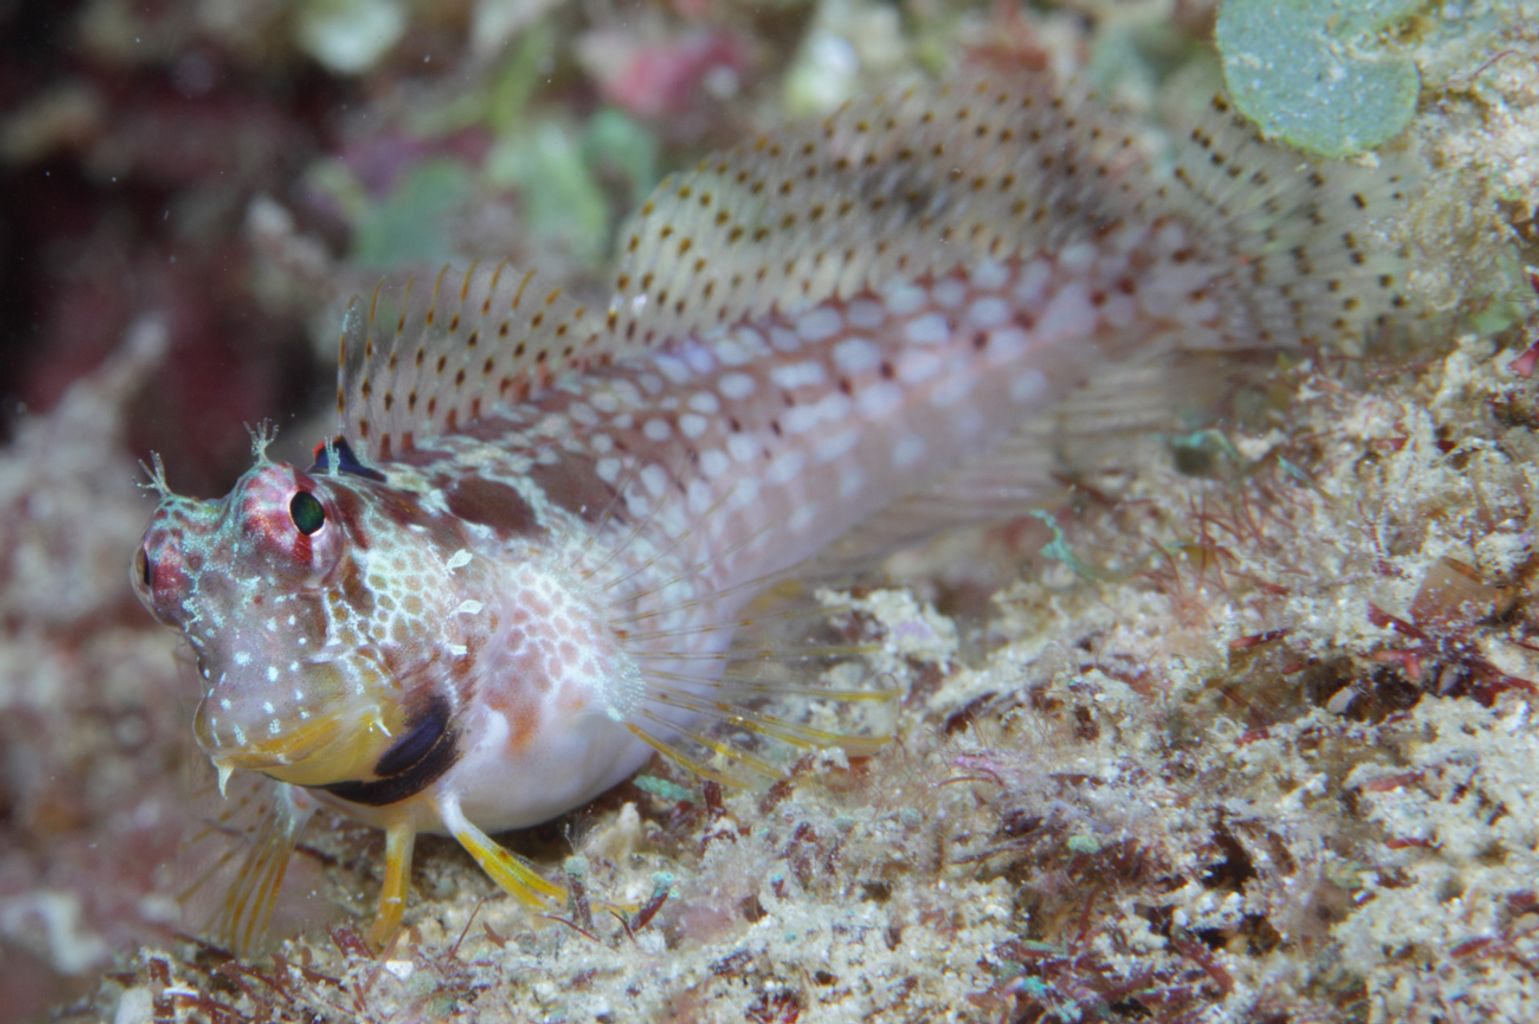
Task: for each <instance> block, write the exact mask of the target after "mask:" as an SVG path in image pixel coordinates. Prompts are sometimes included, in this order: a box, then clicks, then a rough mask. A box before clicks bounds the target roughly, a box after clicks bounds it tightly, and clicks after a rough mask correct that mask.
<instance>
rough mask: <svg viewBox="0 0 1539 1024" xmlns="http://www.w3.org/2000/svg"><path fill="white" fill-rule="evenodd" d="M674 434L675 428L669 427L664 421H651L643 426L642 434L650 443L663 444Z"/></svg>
mask: <svg viewBox="0 0 1539 1024" xmlns="http://www.w3.org/2000/svg"><path fill="white" fill-rule="evenodd" d="M671 433H673V428H672V427H670V426H668V421H667V420H664V419H650V420H647V421H646V422H645V423H643V424H642V425H641V434H642V436H643V437H645V438H646V439H647V440H648V441H655V442H658V443H661V442H663V441H666V440H668V435H669V434H671Z"/></svg>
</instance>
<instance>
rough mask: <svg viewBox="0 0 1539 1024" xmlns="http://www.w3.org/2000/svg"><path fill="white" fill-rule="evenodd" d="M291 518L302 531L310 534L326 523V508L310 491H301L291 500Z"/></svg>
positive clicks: (307, 534) (306, 534)
mask: <svg viewBox="0 0 1539 1024" xmlns="http://www.w3.org/2000/svg"><path fill="white" fill-rule="evenodd" d="M289 518H291V519H293V520H294V526H295V528H296V529H298V530H299V532H300V533H302V534H304V535H305V536H307V537H308V536H309V535H310V534H312V533H314V532H315V531H316V530H319V529H320V528H321V527H323V526H325V525H326V509H325V508H324V507H323V506H322V505H321V503H320V501H319V500H318V499H317V498H316V497H315V495H313V494H311V493H310V492H309V491H300V492H299V493H298V494H296V495H294V500H293V501H291V502H289Z"/></svg>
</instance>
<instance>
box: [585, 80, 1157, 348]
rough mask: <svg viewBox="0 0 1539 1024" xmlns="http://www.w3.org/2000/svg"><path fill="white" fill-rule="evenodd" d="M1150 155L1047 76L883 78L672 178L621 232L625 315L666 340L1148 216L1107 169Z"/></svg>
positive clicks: (651, 336) (617, 311)
mask: <svg viewBox="0 0 1539 1024" xmlns="http://www.w3.org/2000/svg"><path fill="white" fill-rule="evenodd" d="M1143 165H1144V160H1143V157H1142V156H1141V154H1140V152H1139V150H1138V149H1137V147H1136V146H1135V145H1134V140H1133V138H1132V137H1131V136H1130V135H1129V134H1128V133H1127V132H1126V131H1125V130H1119V129H1115V128H1114V127H1113V125H1112V124H1111V122H1110V119H1109V118H1108V117H1107V116H1106V115H1105V114H1104V113H1102V112H1101V111H1099V110H1098V109H1097V108H1094V107H1090V106H1086V105H1085V104H1084V102H1083V98H1082V97H1080V96H1079V95H1078V94H1076V93H1074V92H1072V91H1067V92H1066V91H1064V90H1063V89H1061V88H1060V87H1058V86H1057V85H1056V84H1055V83H1054V82H1053V81H1052V79H1051V77H1050V76H1048V75H1046V74H1038V73H1021V74H1013V75H1011V76H1009V77H1008V79H1007V80H1001V81H997V82H996V81H991V80H989V79H987V78H984V77H982V76H979V75H964V76H961V77H958V78H956V79H954V80H952V81H951V82H950V83H949V84H942V85H939V86H937V85H926V84H917V83H916V84H913V85H910V86H908V87H906V88H900V89H897V90H893V91H886V92H882V93H879V94H878V95H877V96H875V97H873V98H865V99H859V100H855V101H852V102H851V103H848V104H846V105H845V106H844V107H842V108H840V109H839V110H838V111H837V112H835V113H834V114H832V115H830V116H829V117H827V118H825V119H824V120H822V121H820V122H813V123H810V124H803V125H799V126H793V127H791V128H789V129H786V130H782V131H777V132H776V133H774V134H773V135H765V136H760V137H759V138H756V139H753V140H751V141H748V142H745V143H743V144H741V145H738V146H736V147H734V148H732V149H729V150H727V151H725V152H723V153H721V154H719V155H716V156H712V157H709V158H707V159H705V160H703V161H701V162H700V163H699V164H698V165H697V166H696V167H695V168H694V169H693V170H692V171H689V172H687V173H684V174H681V175H679V176H677V177H674V178H670V179H667V180H665V181H664V182H663V183H662V184H660V185H659V186H658V188H657V190H656V191H655V192H654V193H653V195H652V197H651V199H649V200H648V202H647V203H646V204H645V205H643V206H642V207H641V209H640V210H639V211H638V212H637V214H636V215H635V217H633V218H632V220H631V222H630V223H629V225H628V226H627V227H626V228H625V229H624V230H623V231H622V232H621V234H620V248H621V252H620V254H619V266H618V271H617V275H616V278H615V289H614V298H613V300H612V302H611V307H610V311H611V317H612V318H613V319H614V321H615V326H616V329H617V333H620V334H621V335H623V336H624V337H627V338H631V339H634V340H638V341H641V342H642V343H644V344H648V345H659V344H666V343H667V342H668V341H669V340H670V339H673V338H677V337H680V336H682V335H685V334H690V333H704V332H707V331H709V330H710V329H711V328H712V327H715V326H717V325H721V324H734V323H739V322H742V321H744V320H751V319H753V318H755V317H758V316H761V315H763V314H764V313H766V312H769V311H771V310H778V311H780V312H782V313H795V312H797V311H798V310H800V309H802V308H805V307H808V306H811V305H815V304H817V303H820V302H824V301H827V300H829V299H843V298H848V297H850V296H851V295H854V294H856V293H858V292H860V291H862V290H866V289H872V290H875V289H879V288H880V287H882V286H883V285H885V284H887V283H890V282H891V281H892V280H893V279H896V278H909V279H914V278H918V277H921V276H925V275H933V276H939V275H942V274H944V273H946V272H948V271H950V270H953V269H956V268H958V267H961V266H967V265H970V264H973V263H976V262H978V261H980V260H983V259H993V260H1004V259H1008V258H1010V257H1012V256H1015V255H1017V254H1019V253H1021V252H1022V250H1023V249H1026V248H1030V249H1032V250H1036V249H1041V248H1044V247H1051V246H1054V245H1059V244H1064V243H1066V242H1068V241H1070V240H1073V239H1081V238H1084V237H1085V236H1086V235H1088V234H1092V233H1093V232H1094V231H1095V230H1096V229H1097V228H1098V226H1100V225H1102V224H1104V223H1113V222H1115V221H1117V220H1118V219H1120V218H1121V217H1125V216H1128V215H1129V214H1131V213H1132V212H1133V210H1134V209H1135V207H1136V202H1137V200H1136V199H1135V197H1134V193H1132V192H1128V191H1119V190H1117V189H1115V188H1107V187H1106V184H1105V181H1104V176H1105V175H1111V174H1115V175H1116V176H1117V177H1118V178H1126V177H1128V176H1132V177H1133V178H1137V177H1138V176H1139V169H1140V168H1141V167H1142V166H1143ZM1138 194H1140V195H1141V194H1142V193H1141V192H1140V193H1138Z"/></svg>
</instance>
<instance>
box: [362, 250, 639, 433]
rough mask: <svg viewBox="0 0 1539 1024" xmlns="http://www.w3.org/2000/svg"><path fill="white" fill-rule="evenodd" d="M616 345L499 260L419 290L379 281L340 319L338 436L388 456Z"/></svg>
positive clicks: (598, 326)
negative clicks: (343, 436)
mask: <svg viewBox="0 0 1539 1024" xmlns="http://www.w3.org/2000/svg"><path fill="white" fill-rule="evenodd" d="M615 348H616V346H615V344H614V342H613V336H612V334H611V333H610V332H609V331H607V330H606V329H605V322H604V318H603V316H601V315H599V314H596V313H593V312H590V311H589V310H588V309H587V308H586V307H584V306H582V305H581V304H579V303H577V302H575V301H574V300H572V299H571V298H569V297H568V296H566V295H565V294H564V293H563V292H562V290H561V289H560V288H558V287H552V286H551V285H550V284H548V283H543V282H541V281H539V280H538V279H537V278H536V277H535V275H534V274H533V273H532V272H521V271H516V270H514V269H513V268H512V267H510V266H509V265H507V264H506V263H499V264H497V265H495V266H489V265H482V264H472V265H471V266H470V267H469V269H467V270H464V271H452V270H450V269H449V268H447V267H446V268H444V269H443V270H440V271H439V272H438V276H437V278H436V279H434V280H433V282H432V283H431V285H430V286H428V287H423V286H422V285H421V283H420V282H413V281H411V280H408V281H406V282H405V283H404V284H403V285H400V286H392V285H390V284H388V283H385V284H381V285H380V286H379V287H378V288H376V289H375V291H374V294H373V295H372V296H370V297H369V298H368V299H362V298H357V299H354V300H353V303H352V305H351V306H350V307H349V308H348V312H347V316H346V318H345V320H344V322H343V327H342V336H341V340H340V343H339V347H338V360H337V419H338V424H339V429H340V432H341V433H342V434H343V435H345V436H347V437H350V438H353V439H354V440H355V441H356V443H358V444H359V445H362V446H363V448H364V450H365V451H367V453H368V455H369V456H371V457H373V458H375V459H389V458H391V457H392V456H393V455H397V454H399V453H401V452H403V451H407V450H410V449H411V448H412V447H414V446H415V445H416V444H418V443H420V442H422V441H425V440H426V439H428V438H430V437H432V436H434V435H437V434H442V433H447V432H452V431H454V430H456V429H458V428H459V426H460V425H462V424H465V423H469V422H470V421H472V420H474V419H476V418H478V417H480V416H481V415H482V414H483V411H485V410H488V409H490V408H491V407H492V406H494V405H496V404H497V403H499V402H516V401H518V400H520V399H522V398H524V397H526V396H528V395H529V394H530V393H532V392H534V391H537V390H539V389H540V388H543V387H545V386H547V385H548V384H549V383H550V382H551V380H552V379H554V378H555V377H556V376H557V375H559V374H561V373H565V372H567V371H569V370H582V369H587V368H591V367H593V366H597V365H603V364H605V363H607V362H609V361H610V360H612V359H613V358H614V356H615Z"/></svg>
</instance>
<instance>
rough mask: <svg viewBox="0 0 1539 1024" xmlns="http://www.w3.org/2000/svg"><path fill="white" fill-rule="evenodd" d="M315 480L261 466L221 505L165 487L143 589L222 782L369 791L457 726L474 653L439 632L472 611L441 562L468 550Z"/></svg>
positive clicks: (368, 493)
mask: <svg viewBox="0 0 1539 1024" xmlns="http://www.w3.org/2000/svg"><path fill="white" fill-rule="evenodd" d="M316 470H317V467H312V469H311V470H310V471H308V472H306V471H302V470H299V469H297V468H296V467H294V466H292V465H288V464H285V463H280V462H272V461H268V460H267V459H266V457H265V455H261V454H260V453H259V458H258V460H257V463H256V465H254V466H253V467H252V468H251V469H250V470H248V471H247V472H246V474H245V475H243V476H242V477H241V478H240V480H239V481H238V482H237V483H236V485H235V487H234V488H233V489H232V490H231V491H230V493H229V494H228V495H226V496H225V497H224V498H222V499H218V500H212V501H202V500H197V499H193V498H187V497H183V496H181V495H176V494H173V493H171V492H170V490H169V488H167V487H165V486H164V476H163V474H158V482H157V484H156V487H157V489H158V490H159V491H160V493H161V501H160V504H159V506H158V507H157V508H156V510H155V513H154V516H153V518H152V519H151V522H150V525H149V528H148V529H147V530H146V531H145V534H144V540H143V542H142V543H141V545H140V547H139V550H138V552H137V553H136V555H135V557H134V565H133V570H132V577H133V585H134V589H135V591H136V593H137V594H138V596H139V599H140V600H141V601H142V602H143V603H144V605H145V607H146V608H148V609H149V611H150V612H151V613H152V614H153V615H154V616H155V617H156V618H157V619H158V620H160V621H161V622H163V623H165V624H167V625H170V626H173V627H175V628H177V629H179V630H180V631H181V632H182V634H183V636H185V637H186V639H187V641H188V643H189V645H190V646H191V648H192V651H193V654H194V656H195V658H196V661H197V667H198V674H199V676H200V677H201V679H202V686H203V693H202V701H201V703H200V704H199V707H198V712H197V717H196V721H195V726H194V731H195V735H196V737H197V740H198V743H199V745H200V746H201V747H202V748H203V750H204V751H205V752H206V753H207V754H208V755H209V757H210V758H211V760H212V761H213V762H214V765H215V766H216V768H218V769H219V771H220V773H221V776H224V775H227V774H228V773H229V772H230V771H233V770H238V769H243V770H256V771H261V772H264V773H265V774H267V775H269V776H272V777H274V778H276V779H279V780H281V781H284V782H291V783H295V784H298V785H304V786H330V785H333V784H337V783H343V782H348V783H354V782H357V781H359V780H365V781H367V780H371V779H375V778H377V777H379V776H380V775H381V774H382V773H383V772H384V771H385V770H386V769H388V768H390V767H391V766H396V762H398V761H400V760H401V759H402V757H407V756H408V755H411V756H415V755H416V754H420V753H421V752H422V751H423V750H426V749H428V748H430V747H432V746H433V745H434V744H436V743H437V742H438V741H439V739H440V738H441V737H442V735H443V733H444V731H445V730H446V729H447V728H448V726H449V723H448V721H447V712H446V710H445V709H446V703H445V698H444V694H443V688H442V685H441V684H442V682H443V681H444V679H445V678H446V677H447V676H448V675H449V674H450V673H451V672H452V671H453V670H454V661H455V658H454V657H453V654H452V653H450V652H451V651H452V652H458V653H461V654H463V653H466V647H465V645H464V644H463V643H459V642H457V638H455V637H453V636H447V637H445V636H444V635H443V631H442V630H439V629H436V628H431V627H432V625H433V624H434V623H435V622H438V621H442V620H444V619H447V618H448V616H447V615H446V609H452V608H453V607H454V606H455V605H456V604H458V603H460V602H462V601H463V600H464V597H463V594H462V591H463V590H464V588H465V583H464V582H463V580H461V579H456V578H455V577H456V574H455V573H453V572H452V571H450V570H448V569H445V568H444V563H445V562H446V561H447V559H446V556H445V555H444V553H443V551H442V550H441V549H442V548H443V547H444V546H445V545H452V544H453V543H454V542H455V538H453V537H443V536H440V535H439V534H441V533H442V531H441V530H435V529H433V521H432V519H431V518H430V517H427V516H425V515H417V516H415V518H414V516H413V514H411V513H409V512H405V513H403V511H402V510H403V509H409V508H410V507H411V505H412V504H413V499H412V497H411V496H410V495H403V494H401V493H398V492H395V491H393V489H392V488H390V487H389V486H388V485H387V484H385V483H384V482H383V478H379V477H378V475H377V474H373V476H374V477H375V479H370V478H368V477H366V476H362V475H357V474H349V473H343V472H335V471H325V470H323V471H319V472H318V471H316ZM451 549H452V548H451ZM402 744H406V745H407V746H409V747H410V748H411V749H410V750H408V751H404V752H403V751H402V750H401V749H400V748H401V746H402ZM410 759H411V757H408V760H410ZM397 767H398V766H397Z"/></svg>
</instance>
